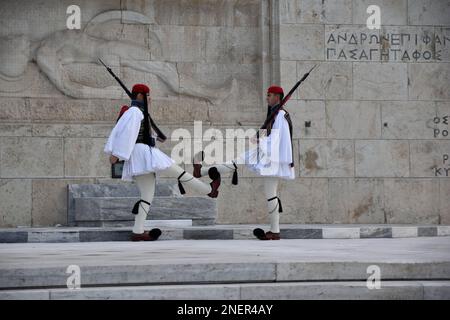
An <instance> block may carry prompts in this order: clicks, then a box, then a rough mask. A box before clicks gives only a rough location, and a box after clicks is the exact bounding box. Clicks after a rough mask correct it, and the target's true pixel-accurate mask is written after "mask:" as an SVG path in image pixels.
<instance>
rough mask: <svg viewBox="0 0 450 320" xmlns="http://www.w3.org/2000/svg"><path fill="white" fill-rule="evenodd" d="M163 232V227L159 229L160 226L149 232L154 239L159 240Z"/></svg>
mask: <svg viewBox="0 0 450 320" xmlns="http://www.w3.org/2000/svg"><path fill="white" fill-rule="evenodd" d="M161 233H162V232H161V229H158V228H154V229H152V230H150V231H149V232H148V234H149V235H150V236H151V237H152V239H153V241H156V240H158V238H159V236H160V235H161Z"/></svg>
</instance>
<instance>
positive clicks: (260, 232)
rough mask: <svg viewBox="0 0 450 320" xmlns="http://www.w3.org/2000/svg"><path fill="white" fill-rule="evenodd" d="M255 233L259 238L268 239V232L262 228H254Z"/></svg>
mask: <svg viewBox="0 0 450 320" xmlns="http://www.w3.org/2000/svg"><path fill="white" fill-rule="evenodd" d="M253 235H254V236H255V237H256V238H258V239H259V240H267V237H266V233H265V232H264V230H263V229H261V228H256V229H255V230H253Z"/></svg>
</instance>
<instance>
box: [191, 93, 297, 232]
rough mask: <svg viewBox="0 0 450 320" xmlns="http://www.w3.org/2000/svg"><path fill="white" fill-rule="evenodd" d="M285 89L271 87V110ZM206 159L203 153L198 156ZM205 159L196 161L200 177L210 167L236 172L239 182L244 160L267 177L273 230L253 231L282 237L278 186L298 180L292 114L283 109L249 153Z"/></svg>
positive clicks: (234, 174) (197, 176) (266, 184)
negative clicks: (225, 158)
mask: <svg viewBox="0 0 450 320" xmlns="http://www.w3.org/2000/svg"><path fill="white" fill-rule="evenodd" d="M283 96H284V92H283V89H282V88H281V87H278V86H271V87H270V88H269V89H268V90H267V103H268V112H267V116H269V114H270V113H271V112H272V109H275V107H276V106H277V105H278V104H280V102H281V100H282V99H283ZM199 156H200V157H201V158H203V154H200V155H198V156H197V157H199ZM201 160H203V159H196V160H195V163H194V172H193V176H194V177H196V178H200V177H201V176H204V175H207V174H208V172H210V170H214V172H215V171H218V172H219V173H220V174H222V173H227V172H231V171H234V173H233V184H237V168H238V167H237V164H240V163H244V164H245V165H246V166H247V167H248V168H249V169H250V170H251V171H253V172H255V173H257V174H258V175H260V176H262V177H264V190H265V196H266V199H267V210H268V213H269V216H270V231H268V232H264V230H262V229H260V228H257V229H255V230H254V231H253V234H254V235H255V236H256V237H257V238H258V239H260V240H280V225H279V222H280V213H281V212H283V209H282V206H281V200H280V198H279V196H278V192H277V188H278V182H279V180H280V179H288V180H291V179H295V171H294V161H293V148H292V122H291V119H290V117H289V114H288V113H287V112H286V110H284V109H283V108H281V109H280V110H279V111H278V113H277V114H276V116H275V117H274V118H273V120H272V121H271V122H270V123H269V125H268V127H267V128H266V135H265V136H263V137H260V138H259V143H258V147H257V148H255V149H253V150H250V151H247V152H245V153H244V154H242V155H241V156H240V157H239V158H238V159H236V160H235V161H231V162H230V163H225V164H218V165H213V166H208V167H205V166H202V165H201V163H199V162H201Z"/></svg>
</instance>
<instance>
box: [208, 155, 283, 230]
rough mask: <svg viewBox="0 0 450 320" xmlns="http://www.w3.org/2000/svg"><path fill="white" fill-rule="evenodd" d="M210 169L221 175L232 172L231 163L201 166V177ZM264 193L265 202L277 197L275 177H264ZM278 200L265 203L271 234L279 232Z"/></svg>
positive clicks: (276, 179) (276, 180)
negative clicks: (214, 169)
mask: <svg viewBox="0 0 450 320" xmlns="http://www.w3.org/2000/svg"><path fill="white" fill-rule="evenodd" d="M211 167H216V168H217V171H219V172H220V173H221V174H223V173H228V172H231V171H233V170H234V166H233V162H229V163H225V164H218V165H213V166H203V167H202V169H201V175H202V176H204V175H207V174H208V170H209V169H210V168H211ZM263 179H264V193H265V196H266V201H267V200H268V199H271V198H273V197H277V189H278V181H279V179H278V178H277V177H264V178H263ZM278 205H279V204H278V198H275V199H273V200H270V201H267V210H268V213H269V216H270V231H272V232H273V233H279V232H280V213H279V212H278Z"/></svg>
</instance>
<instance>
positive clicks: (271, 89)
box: [267, 86, 284, 95]
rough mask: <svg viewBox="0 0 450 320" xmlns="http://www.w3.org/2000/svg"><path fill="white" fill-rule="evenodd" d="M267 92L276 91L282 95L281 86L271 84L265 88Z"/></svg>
mask: <svg viewBox="0 0 450 320" xmlns="http://www.w3.org/2000/svg"><path fill="white" fill-rule="evenodd" d="M267 93H278V94H282V95H284V92H283V88H282V87H278V86H271V87H269V89H267Z"/></svg>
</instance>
